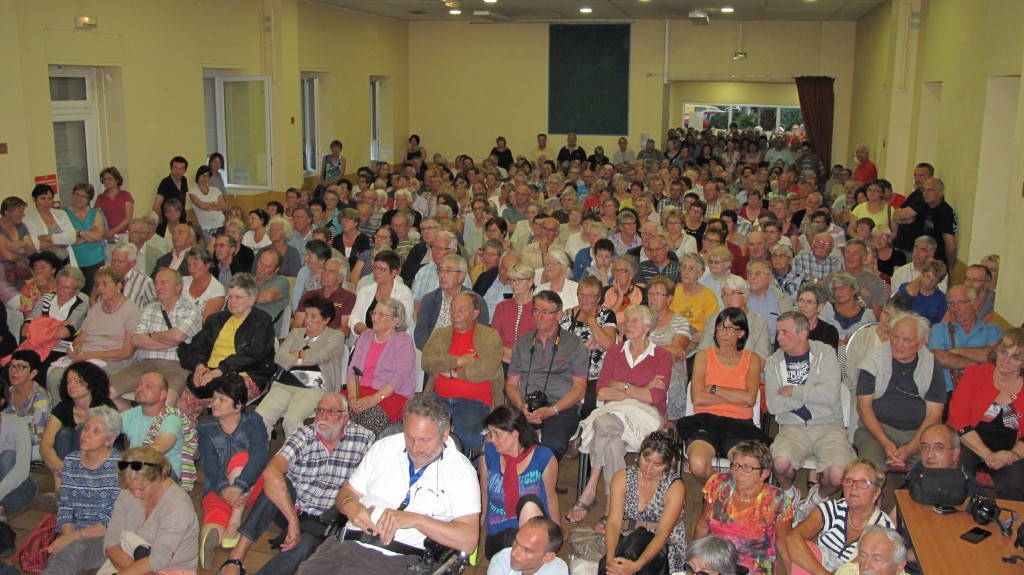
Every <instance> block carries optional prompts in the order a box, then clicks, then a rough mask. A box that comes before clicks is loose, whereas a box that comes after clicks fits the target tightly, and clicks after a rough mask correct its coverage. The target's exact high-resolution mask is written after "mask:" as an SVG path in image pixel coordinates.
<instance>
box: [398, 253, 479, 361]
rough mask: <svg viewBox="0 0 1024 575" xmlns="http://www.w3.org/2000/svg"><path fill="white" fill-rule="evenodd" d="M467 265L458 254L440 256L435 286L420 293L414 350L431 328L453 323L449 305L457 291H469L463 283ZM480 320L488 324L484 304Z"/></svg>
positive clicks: (421, 348) (450, 305) (426, 337)
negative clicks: (424, 293)
mask: <svg viewBox="0 0 1024 575" xmlns="http://www.w3.org/2000/svg"><path fill="white" fill-rule="evenodd" d="M468 268H469V266H468V264H466V260H465V259H463V257H462V256H460V255H458V254H448V255H446V256H444V258H442V259H441V267H440V268H438V270H437V276H438V279H437V281H438V287H437V289H435V290H433V291H431V292H430V293H428V294H426V295H425V296H423V299H422V300H421V301H420V302H419V303H420V305H419V310H418V312H417V314H416V328H415V330H414V331H413V340H414V341H415V342H416V349H419V350H421V351H422V350H423V346H425V345H426V343H427V339H428V338H430V337H431V333H433V331H434V329H436V328H442V327H447V326H450V325H452V305H453V302H454V298H455V295H456V294H458V293H459V292H471V291H473V290H472V289H470V288H469V286H467V285H465V281H466V275H467V273H468V271H467V270H468ZM479 311H480V321H481V322H482V323H484V324H485V325H486V324H488V323H490V321H489V315H488V313H487V307H486V306H480V310H479Z"/></svg>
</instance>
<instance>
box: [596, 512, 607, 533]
mask: <svg viewBox="0 0 1024 575" xmlns="http://www.w3.org/2000/svg"><path fill="white" fill-rule="evenodd" d="M607 528H608V516H607V515H602V516H601V518H600V519H598V520H597V525H594V531H597V532H598V533H600V534H601V535H604V532H605V530H606V529H607Z"/></svg>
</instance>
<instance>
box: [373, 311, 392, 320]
mask: <svg viewBox="0 0 1024 575" xmlns="http://www.w3.org/2000/svg"><path fill="white" fill-rule="evenodd" d="M370 317H372V318H375V319H382V318H385V317H395V316H393V315H391V314H389V313H387V312H383V311H374V312H373V313H371V314H370Z"/></svg>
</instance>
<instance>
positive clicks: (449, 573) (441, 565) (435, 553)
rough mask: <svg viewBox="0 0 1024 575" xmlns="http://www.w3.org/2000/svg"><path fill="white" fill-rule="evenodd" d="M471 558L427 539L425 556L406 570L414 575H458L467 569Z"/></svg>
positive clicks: (424, 546) (424, 549) (424, 541)
mask: <svg viewBox="0 0 1024 575" xmlns="http://www.w3.org/2000/svg"><path fill="white" fill-rule="evenodd" d="M467 563H469V557H467V556H466V554H465V553H462V552H459V551H456V550H455V549H452V548H451V547H446V546H444V545H441V544H440V543H438V542H437V541H434V540H433V539H431V538H429V537H427V538H426V539H424V540H423V556H422V557H420V560H419V562H417V563H414V564H412V565H409V566H408V567H407V568H406V569H407V570H408V572H409V573H410V574H413V575H458V574H459V573H462V571H463V570H464V569H465V568H466V564H467Z"/></svg>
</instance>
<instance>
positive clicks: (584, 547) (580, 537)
mask: <svg viewBox="0 0 1024 575" xmlns="http://www.w3.org/2000/svg"><path fill="white" fill-rule="evenodd" d="M602 557H604V535H603V534H601V533H598V532H597V531H595V530H593V529H586V528H582V527H581V528H578V529H573V530H572V532H571V533H570V534H569V573H570V574H571V575H597V563H598V561H601V558H602Z"/></svg>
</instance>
